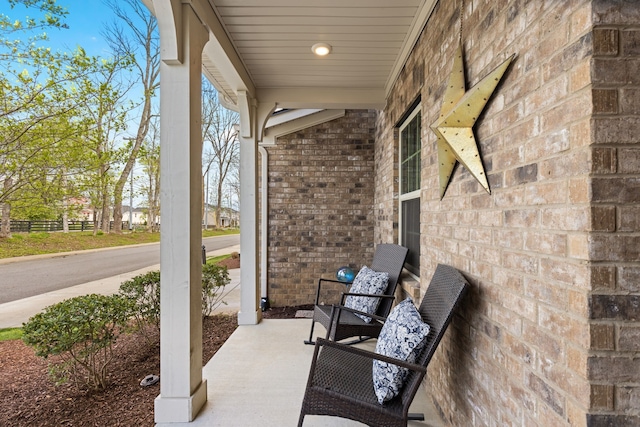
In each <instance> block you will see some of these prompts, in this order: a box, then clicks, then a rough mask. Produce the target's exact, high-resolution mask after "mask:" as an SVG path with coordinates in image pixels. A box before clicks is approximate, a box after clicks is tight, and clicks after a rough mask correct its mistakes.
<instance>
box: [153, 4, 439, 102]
mask: <svg viewBox="0 0 640 427" xmlns="http://www.w3.org/2000/svg"><path fill="white" fill-rule="evenodd" d="M156 1H157V0H156ZM436 2H437V0H393V1H389V0H208V2H207V1H206V0H203V3H207V4H208V6H210V8H211V10H210V11H206V12H207V13H204V12H205V11H202V10H201V13H199V14H201V15H202V17H204V18H205V19H203V22H205V24H206V25H207V26H208V27H209V28H210V32H211V34H212V40H211V41H210V43H209V44H208V45H207V47H206V48H205V51H204V73H205V75H206V76H207V77H208V78H209V80H210V81H212V83H213V84H214V85H215V86H216V87H217V89H218V90H219V91H220V92H221V94H222V95H223V97H224V99H225V101H226V102H227V103H229V104H231V105H237V97H236V95H237V93H238V91H240V90H244V91H247V92H248V93H250V94H252V95H254V96H255V97H256V98H258V100H259V101H265V102H276V103H277V105H278V106H279V107H282V108H381V107H382V106H384V103H385V98H386V96H387V94H388V93H389V91H390V89H391V87H392V85H393V83H394V81H395V79H396V78H397V76H398V74H399V72H400V71H401V70H402V67H403V65H404V62H405V60H406V58H407V56H408V54H409V52H410V50H411V49H412V47H413V45H414V43H415V41H416V40H417V37H418V36H419V34H420V32H421V30H422V29H423V27H424V25H425V23H426V22H427V20H428V18H429V15H430V14H431V11H432V10H433V8H434V5H435V3H436ZM191 3H192V4H194V5H195V4H196V3H197V0H192V2H191ZM200 7H203V8H204V7H206V6H205V4H202V3H201V4H200ZM211 11H213V14H210V12H211ZM214 17H215V19H213V18H214ZM318 42H324V43H328V44H330V45H331V46H332V48H333V50H332V52H331V53H330V54H329V55H328V56H325V57H317V56H316V55H314V54H313V53H312V52H311V46H312V45H313V44H315V43H318Z"/></svg>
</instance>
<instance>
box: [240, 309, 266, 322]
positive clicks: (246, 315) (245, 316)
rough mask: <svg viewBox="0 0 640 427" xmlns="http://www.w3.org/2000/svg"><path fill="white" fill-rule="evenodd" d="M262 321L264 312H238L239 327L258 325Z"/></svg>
mask: <svg viewBox="0 0 640 427" xmlns="http://www.w3.org/2000/svg"><path fill="white" fill-rule="evenodd" d="M261 320H262V312H261V311H260V310H259V309H258V310H256V311H253V312H251V311H240V312H238V325H241V326H242V325H257V324H258V323H260V321H261Z"/></svg>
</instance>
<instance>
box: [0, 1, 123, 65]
mask: <svg viewBox="0 0 640 427" xmlns="http://www.w3.org/2000/svg"><path fill="white" fill-rule="evenodd" d="M56 3H57V4H58V5H60V6H63V7H65V8H66V9H67V11H68V12H69V14H68V15H67V17H66V20H65V22H66V23H67V25H68V26H69V28H68V29H63V30H48V31H47V33H48V34H49V39H50V41H51V43H50V45H51V47H53V48H55V49H61V50H73V49H75V48H76V47H77V46H82V47H83V48H84V49H85V50H86V51H87V53H88V54H89V55H95V56H108V53H107V48H108V45H107V42H106V41H105V40H104V37H103V36H102V35H101V33H102V32H104V28H105V24H107V23H110V22H113V20H114V19H115V16H114V14H113V13H112V12H111V10H110V9H109V8H108V7H107V6H105V4H104V3H103V1H102V0H57V2H56ZM0 13H2V14H4V15H7V16H9V17H11V18H12V19H24V17H25V16H26V15H27V14H28V15H31V16H34V15H35V11H34V10H31V9H29V10H26V9H25V8H24V7H16V8H14V9H11V8H10V7H9V4H8V2H7V1H6V0H0Z"/></svg>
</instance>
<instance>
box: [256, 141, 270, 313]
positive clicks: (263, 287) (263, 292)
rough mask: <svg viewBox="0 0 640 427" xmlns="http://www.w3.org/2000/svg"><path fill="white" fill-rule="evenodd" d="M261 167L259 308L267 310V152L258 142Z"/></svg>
mask: <svg viewBox="0 0 640 427" xmlns="http://www.w3.org/2000/svg"><path fill="white" fill-rule="evenodd" d="M258 150H259V151H260V161H261V163H262V165H261V166H262V167H261V176H260V184H261V187H262V189H261V197H260V309H261V310H262V311H265V310H268V309H269V307H270V304H269V295H268V291H267V223H268V221H267V200H268V199H269V197H268V196H269V194H268V192H269V179H268V178H269V176H268V173H269V153H268V152H267V149H266V148H264V144H258Z"/></svg>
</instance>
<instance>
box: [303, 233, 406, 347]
mask: <svg viewBox="0 0 640 427" xmlns="http://www.w3.org/2000/svg"><path fill="white" fill-rule="evenodd" d="M408 252H409V250H408V249H407V248H405V247H404V246H399V245H394V244H389V243H381V244H379V245H378V246H376V251H375V253H374V254H373V261H372V262H371V265H370V266H369V267H370V268H371V269H372V270H375V271H377V272H387V273H389V284H388V286H387V290H386V291H385V293H384V295H381V296H380V298H381V301H380V305H378V309H377V310H376V312H375V315H376V316H377V317H378V318H375V317H372V320H371V322H370V323H366V322H365V321H364V320H362V319H361V318H360V317H358V316H356V315H355V314H354V312H353V311H348V312H347V311H346V310H345V311H344V312H343V313H340V315H339V316H335V317H333V316H332V314H333V313H332V311H333V310H334V308H333V307H334V305H330V304H326V305H325V304H320V293H321V287H322V283H323V282H333V283H336V282H338V281H337V280H332V279H322V278H321V279H319V280H318V288H317V291H316V300H315V303H314V304H315V306H314V309H313V321H312V322H311V331H310V332H309V339H308V340H307V341H305V342H304V343H305V344H315V342H314V341H313V329H314V326H315V323H316V322H318V323H320V324H321V325H322V326H324V327H325V329H326V330H327V331H331V336H329V337H328V338H330V339H332V340H334V341H341V340H344V339H346V338H351V337H359V339H358V340H356V341H354V342H360V341H363V340H365V339H368V338H371V337H377V336H378V335H379V334H380V330H381V329H382V322H381V321H380V320H379V319H380V318H385V317H387V315H388V314H389V311H390V310H391V307H392V305H393V298H394V294H395V292H396V286H397V285H398V279H399V278H400V274H401V273H402V269H403V268H404V262H405V260H406V259H407V253H408ZM338 283H340V282H338ZM348 295H357V294H353V293H348V292H344V293H342V296H341V300H340V302H339V303H338V304H339V305H344V302H345V298H346V297H347V296H348ZM332 318H333V319H335V320H334V321H333V323H334V325H333V327H331V328H330V327H329V325H330V324H331V323H330V322H331V319H332Z"/></svg>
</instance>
